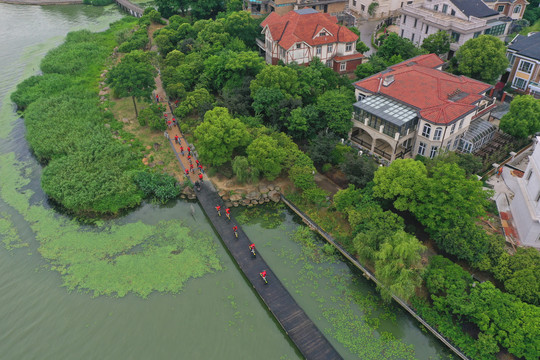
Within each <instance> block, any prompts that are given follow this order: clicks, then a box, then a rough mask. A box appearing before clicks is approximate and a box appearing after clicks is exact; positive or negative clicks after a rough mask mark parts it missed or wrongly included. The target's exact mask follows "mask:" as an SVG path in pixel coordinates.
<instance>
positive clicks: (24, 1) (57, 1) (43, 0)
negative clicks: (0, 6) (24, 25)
mask: <svg viewBox="0 0 540 360" xmlns="http://www.w3.org/2000/svg"><path fill="white" fill-rule="evenodd" d="M0 3H5V4H15V5H72V4H82V3H83V0H0Z"/></svg>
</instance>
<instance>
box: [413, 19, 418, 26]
mask: <svg viewBox="0 0 540 360" xmlns="http://www.w3.org/2000/svg"><path fill="white" fill-rule="evenodd" d="M416 24H418V19H414V25H413V26H412V27H413V28H416Z"/></svg>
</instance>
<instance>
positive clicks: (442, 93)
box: [350, 54, 496, 161]
mask: <svg viewBox="0 0 540 360" xmlns="http://www.w3.org/2000/svg"><path fill="white" fill-rule="evenodd" d="M442 64H443V61H442V60H441V59H440V58H439V57H438V56H437V55H435V54H429V55H420V56H417V57H414V58H412V59H409V60H407V61H404V62H401V63H399V64H396V65H393V66H391V67H389V68H388V69H386V70H385V71H383V72H380V73H378V74H375V75H373V76H370V77H368V78H366V79H363V80H360V81H358V82H356V83H354V86H355V88H356V98H357V99H358V100H359V101H358V102H357V103H355V104H354V116H353V124H354V125H353V126H354V127H353V130H352V132H351V135H350V138H351V140H352V141H353V142H356V143H357V144H358V145H360V146H361V147H364V148H365V149H367V150H368V151H370V152H372V153H375V154H378V155H380V156H382V157H384V158H386V159H387V160H390V161H393V160H394V159H396V158H402V157H405V156H411V157H413V156H416V155H417V154H419V155H423V156H426V157H427V156H429V157H431V158H432V157H434V156H435V155H437V153H438V152H439V151H440V150H441V149H445V150H460V151H463V152H473V151H475V150H477V149H478V148H480V147H481V146H482V145H483V144H484V143H486V142H487V141H489V140H490V139H491V137H492V136H493V133H494V132H495V130H496V128H495V127H494V126H493V125H491V124H490V123H489V122H487V121H484V120H481V119H480V117H483V116H484V115H488V114H489V112H491V110H492V109H493V108H494V106H495V105H494V100H493V99H491V98H488V97H487V96H486V94H487V93H488V91H489V90H491V88H492V86H491V85H489V84H486V83H483V82H481V81H478V80H474V79H471V78H468V77H465V76H456V75H452V74H449V73H447V72H444V71H441V67H442Z"/></svg>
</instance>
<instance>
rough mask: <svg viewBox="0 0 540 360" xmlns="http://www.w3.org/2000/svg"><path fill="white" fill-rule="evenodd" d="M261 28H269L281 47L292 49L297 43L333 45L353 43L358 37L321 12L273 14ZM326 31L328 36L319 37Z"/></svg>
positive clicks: (333, 18) (265, 20)
mask: <svg viewBox="0 0 540 360" xmlns="http://www.w3.org/2000/svg"><path fill="white" fill-rule="evenodd" d="M261 26H262V27H263V28H265V27H266V26H268V29H269V30H270V34H271V35H272V39H274V41H277V43H278V44H279V46H281V47H282V48H284V49H290V47H291V46H293V45H294V44H295V43H298V42H305V43H307V44H308V45H310V46H317V45H323V44H331V43H336V42H353V41H356V40H358V35H356V34H355V33H353V32H352V31H351V30H349V29H347V28H346V27H345V26H340V25H338V24H337V18H336V17H335V16H331V15H330V14H323V13H319V12H313V13H312V12H309V13H303V14H302V13H298V12H297V11H296V10H295V11H289V12H288V13H286V14H285V15H283V16H279V15H278V14H277V13H275V12H272V13H271V14H270V15H269V16H268V17H267V18H266V19H264V21H263V22H262V23H261ZM323 29H326V31H327V33H328V35H327V36H317V37H315V36H316V35H317V34H318V33H320V31H321V30H323Z"/></svg>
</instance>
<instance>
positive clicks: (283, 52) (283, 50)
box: [281, 48, 286, 57]
mask: <svg viewBox="0 0 540 360" xmlns="http://www.w3.org/2000/svg"><path fill="white" fill-rule="evenodd" d="M285 53H286V51H285V49H284V48H281V57H285Z"/></svg>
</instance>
